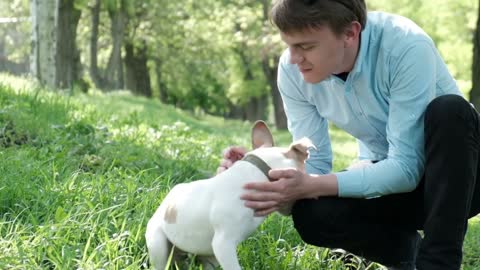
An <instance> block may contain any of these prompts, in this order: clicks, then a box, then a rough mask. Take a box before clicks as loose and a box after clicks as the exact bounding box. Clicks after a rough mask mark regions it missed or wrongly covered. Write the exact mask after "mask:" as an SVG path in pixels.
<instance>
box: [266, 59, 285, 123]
mask: <svg viewBox="0 0 480 270" xmlns="http://www.w3.org/2000/svg"><path fill="white" fill-rule="evenodd" d="M273 58H274V59H275V60H273V62H274V63H275V64H273V65H270V61H269V60H270V59H268V57H267V56H265V58H264V59H263V60H262V67H263V73H264V74H265V77H266V79H267V81H268V85H269V86H270V93H271V96H272V103H273V113H274V118H275V126H276V127H277V129H287V115H286V114H285V109H284V107H283V101H282V97H281V96H280V91H279V90H278V84H277V69H278V64H277V62H276V61H277V59H278V57H273Z"/></svg>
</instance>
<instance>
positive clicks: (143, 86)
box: [125, 40, 152, 97]
mask: <svg viewBox="0 0 480 270" xmlns="http://www.w3.org/2000/svg"><path fill="white" fill-rule="evenodd" d="M147 51H148V48H147V44H146V41H145V40H143V42H142V45H141V46H139V47H135V45H134V44H133V43H132V42H126V43H125V71H126V72H125V73H126V86H127V88H128V89H130V90H132V91H133V92H134V93H136V94H139V95H142V96H146V97H152V86H151V83H150V74H149V71H148V67H147V61H148V55H147Z"/></svg>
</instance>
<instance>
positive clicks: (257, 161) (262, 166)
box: [242, 154, 275, 182]
mask: <svg viewBox="0 0 480 270" xmlns="http://www.w3.org/2000/svg"><path fill="white" fill-rule="evenodd" d="M242 160H243V161H246V162H250V163H251V164H253V165H254V166H255V167H257V168H258V169H259V170H260V171H262V172H263V174H265V176H266V177H267V178H268V180H269V181H270V182H272V181H275V180H274V179H273V178H270V176H268V171H270V170H271V169H272V168H270V166H268V164H267V163H266V162H265V161H263V160H262V159H261V158H259V157H258V156H256V155H254V154H248V155H246V156H245V157H243V158H242Z"/></svg>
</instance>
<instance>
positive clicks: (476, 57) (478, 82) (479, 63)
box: [470, 1, 480, 108]
mask: <svg viewBox="0 0 480 270" xmlns="http://www.w3.org/2000/svg"><path fill="white" fill-rule="evenodd" d="M478 2H479V3H478V15H477V16H478V17H477V26H476V28H475V33H474V37H473V61H472V90H470V101H471V102H472V103H473V104H474V105H475V107H476V108H480V1H478Z"/></svg>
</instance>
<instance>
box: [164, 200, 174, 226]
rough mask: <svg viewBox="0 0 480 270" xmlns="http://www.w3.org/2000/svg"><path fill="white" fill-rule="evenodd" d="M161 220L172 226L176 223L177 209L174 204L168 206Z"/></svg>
mask: <svg viewBox="0 0 480 270" xmlns="http://www.w3.org/2000/svg"><path fill="white" fill-rule="evenodd" d="M163 219H164V220H165V222H167V223H168V224H173V223H176V222H177V208H176V207H175V204H169V205H168V206H167V209H166V210H165V215H164V216H163Z"/></svg>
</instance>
